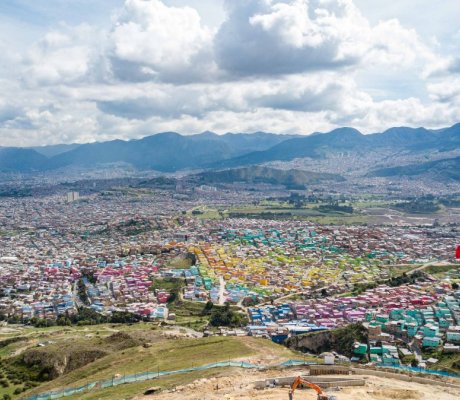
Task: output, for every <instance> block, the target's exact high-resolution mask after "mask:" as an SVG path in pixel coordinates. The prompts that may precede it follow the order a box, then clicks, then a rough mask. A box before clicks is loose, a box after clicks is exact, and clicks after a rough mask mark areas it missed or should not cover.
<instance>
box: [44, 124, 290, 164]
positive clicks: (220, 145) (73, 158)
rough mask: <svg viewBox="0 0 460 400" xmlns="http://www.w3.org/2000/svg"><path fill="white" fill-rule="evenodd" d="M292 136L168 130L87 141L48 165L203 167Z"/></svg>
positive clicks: (58, 156)
mask: <svg viewBox="0 0 460 400" xmlns="http://www.w3.org/2000/svg"><path fill="white" fill-rule="evenodd" d="M290 137H292V136H282V135H275V134H269V133H254V134H230V133H229V134H226V135H217V134H215V133H211V132H205V133H202V134H199V135H192V136H182V135H179V134H178V133H175V132H165V133H159V134H157V135H153V136H148V137H145V138H143V139H139V140H130V141H122V140H113V141H110V142H102V143H90V144H84V145H81V146H79V147H77V148H75V149H73V150H70V151H67V152H65V153H62V154H58V155H56V156H55V157H52V158H51V159H50V160H49V163H48V168H51V169H54V168H61V167H66V166H70V165H78V166H83V167H94V166H96V165H98V164H103V163H115V162H126V163H129V164H131V165H133V166H134V167H136V168H138V169H141V170H146V169H153V170H157V171H162V172H173V171H177V170H181V169H187V168H200V167H202V166H204V165H207V164H210V163H214V162H217V161H218V160H222V159H227V158H231V157H236V156H239V155H241V154H244V153H247V152H250V151H254V150H265V149H268V148H270V147H271V146H273V145H275V144H278V143H280V142H282V141H284V140H287V139H289V138H290Z"/></svg>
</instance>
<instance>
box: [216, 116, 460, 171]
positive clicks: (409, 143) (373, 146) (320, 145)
mask: <svg viewBox="0 0 460 400" xmlns="http://www.w3.org/2000/svg"><path fill="white" fill-rule="evenodd" d="M459 148H460V124H456V125H454V126H452V127H450V128H446V129H440V130H428V129H425V128H417V129H413V128H405V127H401V128H391V129H388V130H386V131H385V132H382V133H375V134H372V135H363V134H361V133H360V132H359V131H357V130H356V129H352V128H340V129H335V130H333V131H331V132H329V133H323V134H319V133H318V134H313V135H310V136H305V137H297V138H294V139H289V140H286V141H284V142H282V143H280V144H277V145H275V146H273V147H271V148H270V149H268V150H264V151H256V152H251V153H248V154H245V155H243V156H240V157H236V158H233V159H230V160H224V161H221V162H218V163H216V164H214V166H216V167H237V166H243V165H251V164H260V163H265V162H270V161H290V160H293V159H295V158H303V157H309V158H322V157H324V156H326V155H327V154H330V153H340V152H355V153H356V154H357V155H359V154H368V153H375V154H379V153H380V152H382V151H386V152H389V153H399V152H401V151H408V152H409V153H417V152H421V153H427V152H429V151H434V150H437V151H449V150H454V149H459Z"/></svg>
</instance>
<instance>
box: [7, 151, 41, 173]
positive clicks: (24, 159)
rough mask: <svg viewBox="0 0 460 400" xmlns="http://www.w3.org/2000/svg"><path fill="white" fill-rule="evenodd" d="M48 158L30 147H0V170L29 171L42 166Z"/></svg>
mask: <svg viewBox="0 0 460 400" xmlns="http://www.w3.org/2000/svg"><path fill="white" fill-rule="evenodd" d="M47 161H48V159H47V158H46V157H45V156H44V155H42V154H39V153H38V152H36V151H35V150H31V149H21V148H8V147H6V148H0V171H3V172H30V171H36V170H40V169H42V168H43V166H44V165H45V164H46V163H47Z"/></svg>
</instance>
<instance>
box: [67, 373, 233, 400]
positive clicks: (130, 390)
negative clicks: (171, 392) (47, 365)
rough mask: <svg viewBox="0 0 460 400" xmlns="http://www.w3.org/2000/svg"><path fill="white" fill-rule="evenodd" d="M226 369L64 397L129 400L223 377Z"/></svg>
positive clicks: (169, 377)
mask: <svg viewBox="0 0 460 400" xmlns="http://www.w3.org/2000/svg"><path fill="white" fill-rule="evenodd" d="M227 373H228V369H225V368H216V369H212V370H207V371H195V372H190V373H187V374H178V375H172V376H166V377H163V378H160V379H152V380H148V381H145V382H136V383H129V384H123V385H119V386H115V387H113V388H108V389H103V390H93V391H90V392H87V393H80V394H78V395H75V396H69V397H66V399H69V400H105V399H110V400H112V399H117V400H124V399H130V398H132V397H133V396H135V395H140V394H142V393H143V392H145V391H146V390H147V389H148V388H151V387H153V386H159V387H161V388H162V389H172V388H174V387H176V386H180V385H185V384H187V383H190V382H193V381H194V380H197V379H202V378H212V377H215V376H225V375H226V374H227Z"/></svg>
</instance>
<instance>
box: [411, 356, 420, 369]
mask: <svg viewBox="0 0 460 400" xmlns="http://www.w3.org/2000/svg"><path fill="white" fill-rule="evenodd" d="M410 365H411V367H413V368H417V367H418V360H417V359H416V358H414V359H413V360H412V361H411V362H410Z"/></svg>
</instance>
